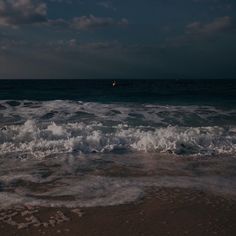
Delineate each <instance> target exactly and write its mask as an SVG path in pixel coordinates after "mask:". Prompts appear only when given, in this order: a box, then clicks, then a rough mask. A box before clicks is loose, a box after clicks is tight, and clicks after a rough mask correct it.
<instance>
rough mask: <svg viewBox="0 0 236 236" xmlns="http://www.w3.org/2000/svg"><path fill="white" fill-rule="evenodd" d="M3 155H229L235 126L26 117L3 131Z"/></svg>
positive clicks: (234, 147) (0, 146)
mask: <svg viewBox="0 0 236 236" xmlns="http://www.w3.org/2000/svg"><path fill="white" fill-rule="evenodd" d="M0 150H1V155H9V154H11V155H16V156H18V157H21V158H24V157H29V156H32V157H36V158H44V157H47V156H50V155H56V154H60V153H106V152H121V151H122V152H123V151H124V152H129V151H142V152H157V153H160V152H168V153H174V154H177V155H199V154H200V155H212V154H230V153H234V152H235V151H236V128H235V127H219V126H212V127H179V126H168V127H159V128H154V127H151V126H136V127H132V126H129V125H128V124H118V125H108V126H106V125H104V124H102V123H101V122H97V121H91V122H90V124H87V123H85V122H74V123H64V124H57V123H55V122H50V123H47V124H44V123H38V122H37V121H35V120H27V121H26V122H25V123H24V124H21V125H8V126H5V127H4V128H2V129H1V131H0Z"/></svg>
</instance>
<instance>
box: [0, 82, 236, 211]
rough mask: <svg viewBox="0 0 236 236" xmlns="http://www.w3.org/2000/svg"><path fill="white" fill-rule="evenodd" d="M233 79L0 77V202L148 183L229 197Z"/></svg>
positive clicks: (111, 195)
mask: <svg viewBox="0 0 236 236" xmlns="http://www.w3.org/2000/svg"><path fill="white" fill-rule="evenodd" d="M235 154H236V80H117V86H115V87H113V86H112V80H1V81H0V207H1V208H4V207H9V206H13V205H19V204H30V205H35V206H59V207H60V206H65V207H77V206H86V207H90V206H108V205H117V204H124V203H128V202H133V201H135V200H137V199H140V198H142V197H143V196H145V194H146V192H148V191H149V189H152V188H161V187H171V188H172V187H179V188H194V189H200V190H204V191H210V192H211V193H214V194H219V195H222V196H224V197H230V198H236V184H235V183H236V158H235V156H236V155H235Z"/></svg>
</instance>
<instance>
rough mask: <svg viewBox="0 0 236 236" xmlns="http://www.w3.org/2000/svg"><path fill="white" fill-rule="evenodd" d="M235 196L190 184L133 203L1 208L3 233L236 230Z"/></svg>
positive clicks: (148, 235)
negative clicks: (217, 194)
mask: <svg viewBox="0 0 236 236" xmlns="http://www.w3.org/2000/svg"><path fill="white" fill-rule="evenodd" d="M235 219H236V201H235V200H232V199H230V198H229V197H227V198H226V197H224V198H223V197H221V196H215V195H212V194H210V193H206V192H202V191H197V190H190V189H179V188H175V189H165V188H159V189H153V190H151V191H150V192H149V193H148V194H147V195H146V197H144V198H143V199H141V200H139V201H137V202H134V203H129V204H124V205H119V206H108V207H92V208H73V209H68V208H44V207H32V206H24V207H15V208H12V209H5V210H0V235H1V236H8V235H9V236H10V235H17V236H21V235H22V236H27V235H30V236H32V235H36V236H37V235H70V236H73V235H81V236H82V235H84V236H87V235H88V236H126V235H127V236H128V235H129V236H132V235H135V236H136V235H140V236H141V235H144V236H153V235H160V236H163V235H180V236H182V235H196V236H200V235H201V236H203V235H206V236H210V235H220V236H224V235H225V236H231V235H232V236H233V235H236V220H235Z"/></svg>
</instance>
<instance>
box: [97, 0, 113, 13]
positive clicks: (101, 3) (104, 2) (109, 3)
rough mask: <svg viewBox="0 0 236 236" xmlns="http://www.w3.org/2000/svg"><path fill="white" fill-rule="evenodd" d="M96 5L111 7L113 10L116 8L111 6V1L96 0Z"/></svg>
mask: <svg viewBox="0 0 236 236" xmlns="http://www.w3.org/2000/svg"><path fill="white" fill-rule="evenodd" d="M97 5H99V6H101V7H104V8H106V9H112V10H113V11H115V10H116V8H115V7H114V6H113V3H112V2H111V1H102V2H98V3H97Z"/></svg>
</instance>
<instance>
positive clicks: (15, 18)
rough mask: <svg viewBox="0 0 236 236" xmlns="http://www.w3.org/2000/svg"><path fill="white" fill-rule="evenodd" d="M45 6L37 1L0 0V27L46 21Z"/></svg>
mask: <svg viewBox="0 0 236 236" xmlns="http://www.w3.org/2000/svg"><path fill="white" fill-rule="evenodd" d="M46 15H47V6H46V4H45V3H43V2H41V1H38V0H0V26H13V27H14V26H18V25H24V24H34V23H42V22H45V21H47V18H46Z"/></svg>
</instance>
